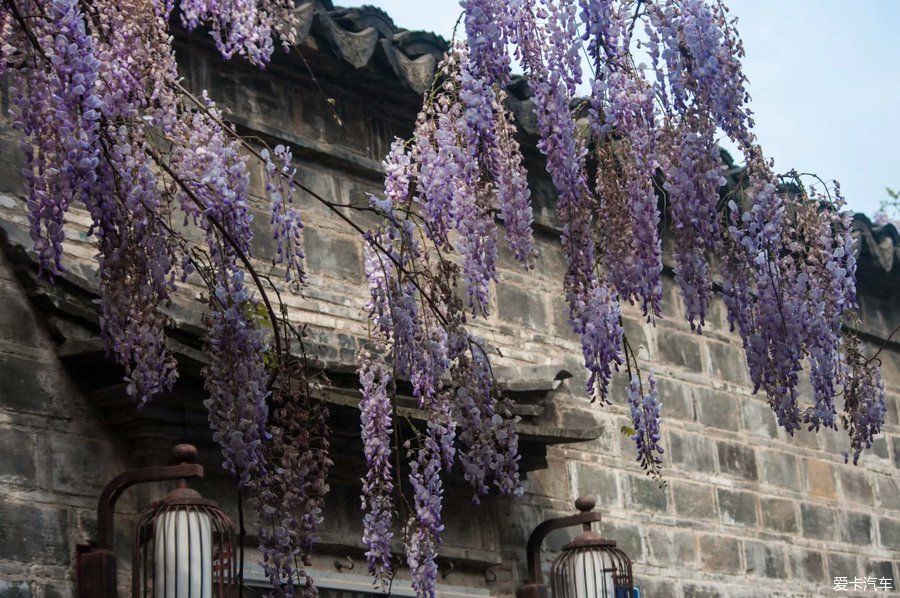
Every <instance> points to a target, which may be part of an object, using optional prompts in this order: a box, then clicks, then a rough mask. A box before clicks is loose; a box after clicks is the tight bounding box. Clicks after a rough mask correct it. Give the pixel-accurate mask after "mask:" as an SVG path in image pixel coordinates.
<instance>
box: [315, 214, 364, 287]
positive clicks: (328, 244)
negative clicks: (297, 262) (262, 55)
mask: <svg viewBox="0 0 900 598" xmlns="http://www.w3.org/2000/svg"><path fill="white" fill-rule="evenodd" d="M303 240H304V250H305V251H306V263H307V267H308V268H309V270H310V272H314V273H316V274H328V275H331V276H339V277H341V278H345V279H347V280H354V281H358V280H361V279H362V275H363V270H362V248H361V247H360V245H359V243H358V242H356V241H355V240H352V239H351V238H350V237H341V236H336V235H332V234H328V233H323V232H321V231H319V230H316V229H314V228H309V227H307V228H305V229H303Z"/></svg>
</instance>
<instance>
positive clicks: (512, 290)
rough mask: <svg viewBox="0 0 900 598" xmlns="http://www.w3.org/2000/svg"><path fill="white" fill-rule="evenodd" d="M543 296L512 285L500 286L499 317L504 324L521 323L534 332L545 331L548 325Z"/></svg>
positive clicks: (498, 296) (498, 291)
mask: <svg viewBox="0 0 900 598" xmlns="http://www.w3.org/2000/svg"><path fill="white" fill-rule="evenodd" d="M541 296H542V295H541V294H540V293H535V292H533V291H532V292H529V291H528V290H527V289H522V288H517V287H514V286H512V285H510V284H502V285H499V286H498V288H497V315H498V316H500V319H501V320H503V321H504V322H514V323H521V324H522V325H523V326H525V327H526V328H531V329H532V330H536V329H543V328H544V327H545V326H546V324H547V314H546V308H545V307H544V302H543V301H542V300H541Z"/></svg>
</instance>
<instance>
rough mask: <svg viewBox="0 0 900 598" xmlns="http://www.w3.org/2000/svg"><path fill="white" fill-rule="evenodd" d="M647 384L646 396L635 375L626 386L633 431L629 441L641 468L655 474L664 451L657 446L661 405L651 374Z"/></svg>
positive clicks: (660, 463) (651, 373)
mask: <svg viewBox="0 0 900 598" xmlns="http://www.w3.org/2000/svg"><path fill="white" fill-rule="evenodd" d="M647 384H648V389H647V394H643V388H642V386H641V380H640V377H639V376H638V375H636V374H635V375H632V377H631V383H630V384H629V385H628V404H629V407H630V408H631V425H632V429H633V430H634V434H632V435H631V439H632V440H634V444H635V446H636V447H637V454H638V456H637V460H638V462H639V463H640V464H641V467H642V468H644V469H645V470H647V471H648V472H653V473H656V472H658V470H659V467H660V465H662V457H661V455H662V454H663V453H664V452H665V451H664V450H663V448H662V447H661V446H660V444H659V441H660V438H661V437H662V436H661V432H660V428H659V421H660V417H659V412H660V409H661V405H660V401H659V391H658V390H657V388H656V379H655V378H654V377H653V372H650V374H649V376H647Z"/></svg>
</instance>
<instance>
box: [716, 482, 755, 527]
mask: <svg viewBox="0 0 900 598" xmlns="http://www.w3.org/2000/svg"><path fill="white" fill-rule="evenodd" d="M718 494H719V516H720V517H721V519H722V521H723V522H724V523H727V524H729V525H740V526H744V527H756V524H757V517H756V495H755V494H753V493H751V492H741V491H733V490H727V489H725V488H719V491H718Z"/></svg>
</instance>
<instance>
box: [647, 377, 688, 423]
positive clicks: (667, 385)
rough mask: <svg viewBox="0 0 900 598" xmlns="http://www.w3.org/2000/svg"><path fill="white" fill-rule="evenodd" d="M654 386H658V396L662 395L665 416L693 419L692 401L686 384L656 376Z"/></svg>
mask: <svg viewBox="0 0 900 598" xmlns="http://www.w3.org/2000/svg"><path fill="white" fill-rule="evenodd" d="M656 386H657V388H659V396H660V397H664V398H663V399H662V400H663V412H664V413H665V417H666V418H671V417H675V418H678V419H682V420H686V421H691V420H693V419H694V401H693V397H692V393H691V390H690V386H689V385H688V384H685V383H684V382H680V381H678V380H672V379H670V378H663V377H661V376H657V378H656Z"/></svg>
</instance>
